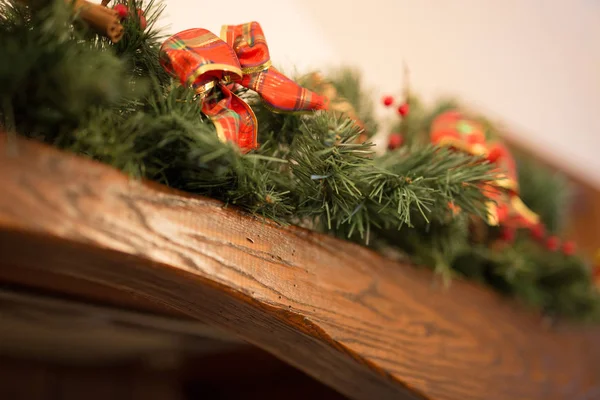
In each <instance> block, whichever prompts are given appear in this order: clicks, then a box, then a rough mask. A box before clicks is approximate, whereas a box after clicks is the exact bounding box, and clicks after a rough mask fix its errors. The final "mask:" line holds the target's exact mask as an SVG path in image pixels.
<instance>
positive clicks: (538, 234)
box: [529, 224, 546, 240]
mask: <svg viewBox="0 0 600 400" xmlns="http://www.w3.org/2000/svg"><path fill="white" fill-rule="evenodd" d="M529 232H530V233H531V237H532V238H534V239H535V240H542V239H543V238H544V236H546V228H545V227H544V225H542V224H537V225H535V226H533V227H531V229H530V231H529Z"/></svg>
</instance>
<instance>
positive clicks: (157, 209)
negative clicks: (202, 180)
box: [0, 135, 600, 400]
mask: <svg viewBox="0 0 600 400" xmlns="http://www.w3.org/2000/svg"><path fill="white" fill-rule="evenodd" d="M16 147H17V148H16V151H10V149H9V148H8V146H7V142H6V136H1V135H0V190H1V192H0V260H1V262H0V268H1V269H3V268H14V269H17V268H18V269H22V270H24V271H28V273H29V274H30V275H31V276H35V274H36V271H51V272H52V273H53V274H57V275H63V276H65V277H68V278H69V279H78V280H82V281H89V282H92V283H93V284H95V285H103V286H107V287H110V288H111V289H113V290H119V291H123V292H126V293H130V294H133V295H135V296H136V297H141V298H145V299H148V300H149V301H152V302H156V303H160V304H161V305H162V306H165V307H170V308H174V309H176V310H178V311H179V312H182V313H185V314H187V315H189V316H191V317H194V318H198V319H201V320H202V321H204V322H205V323H208V324H210V325H213V326H215V327H217V328H219V329H223V330H225V331H227V332H229V333H231V334H234V335H236V336H238V337H240V338H242V339H244V340H246V341H248V342H250V343H252V344H254V345H256V346H258V347H260V348H262V349H265V350H267V351H268V352H270V353H272V354H273V355H275V356H277V357H278V358H280V359H282V360H284V361H286V362H287V363H289V364H291V365H293V366H296V367H298V368H300V369H301V370H303V371H305V372H307V373H308V374H310V375H312V376H313V377H314V378H316V379H318V380H320V381H322V382H324V383H326V384H327V385H330V386H331V387H333V388H335V389H337V390H338V391H340V392H341V393H343V394H345V395H347V396H349V397H351V398H353V399H404V398H406V399H413V398H415V399H418V398H428V399H436V400H437V399H445V400H470V399H487V400H494V399H511V400H517V399H544V400H552V399H569V400H574V399H582V400H583V399H590V400H591V399H598V398H600V346H599V345H598V340H599V339H600V331H599V330H598V329H596V328H585V327H580V326H579V327H578V326H569V325H555V326H553V327H551V328H550V327H548V326H547V325H544V324H543V323H542V320H541V319H540V318H538V317H537V316H536V315H534V314H532V313H529V312H526V311H525V310H524V309H522V308H521V307H520V306H519V305H517V304H515V303H513V302H511V301H508V300H506V299H503V298H500V297H499V296H497V295H496V294H494V293H492V292H490V291H489V290H487V289H486V288H482V287H478V286H477V285H474V284H471V283H467V282H459V281H455V282H454V283H453V284H452V286H451V287H450V288H449V289H443V288H441V287H439V286H438V285H435V284H433V282H434V280H433V277H432V274H431V273H430V272H429V271H426V270H423V269H417V268H415V267H413V266H409V265H401V264H398V263H396V262H392V261H389V260H386V259H384V258H382V257H381V256H379V255H376V254H374V253H373V252H371V251H369V250H367V249H364V248H362V247H360V246H357V245H353V244H349V243H345V242H342V241H340V240H337V239H335V238H331V237H328V236H324V235H320V234H316V233H312V232H308V231H305V230H302V229H296V228H282V227H279V226H276V225H275V224H273V223H270V222H265V221H260V220H257V219H255V218H252V217H250V216H247V215H244V214H242V213H240V212H238V211H236V210H234V209H230V208H224V207H223V206H222V204H220V203H219V202H217V201H213V200H209V199H205V198H200V197H193V196H190V195H185V194H182V193H178V192H176V191H172V190H169V189H166V188H164V187H161V186H158V185H154V184H149V183H144V182H139V181H135V180H131V179H129V178H127V177H126V176H124V175H123V174H121V173H119V172H117V171H115V170H113V169H111V168H109V167H106V166H103V165H100V164H98V163H95V162H92V161H89V160H85V159H82V158H79V157H75V156H72V155H68V154H65V153H62V152H60V151H57V150H55V149H52V148H49V147H47V146H44V145H41V144H38V143H34V142H30V141H26V140H23V139H19V140H18V142H17V146H16Z"/></svg>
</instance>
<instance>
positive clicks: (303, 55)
mask: <svg viewBox="0 0 600 400" xmlns="http://www.w3.org/2000/svg"><path fill="white" fill-rule="evenodd" d="M166 14H167V15H165V18H164V23H165V24H169V25H170V27H169V28H168V31H169V32H172V33H174V32H176V31H180V30H183V29H187V28H194V27H203V28H207V29H210V30H212V31H213V32H215V33H217V34H218V32H219V29H220V26H221V24H238V23H243V22H248V21H252V20H256V21H259V22H260V23H261V25H262V26H263V29H264V31H265V35H266V37H267V40H268V42H269V45H270V48H271V54H272V56H273V58H274V62H275V63H276V65H283V66H284V67H285V68H286V70H288V71H289V70H290V68H292V67H297V69H298V70H300V71H307V70H312V69H315V68H321V69H326V68H327V67H330V66H337V65H353V66H356V67H359V68H360V69H361V70H363V72H364V74H365V78H366V81H367V83H368V84H369V85H370V86H371V87H373V89H374V95H375V96H376V97H377V98H379V97H380V96H381V95H382V94H384V93H390V92H396V93H399V92H400V90H401V88H402V85H403V82H402V73H401V71H402V62H403V61H406V62H407V63H408V65H409V67H410V70H411V87H412V88H413V89H414V90H415V92H417V93H418V94H420V95H422V96H423V97H424V98H425V99H427V100H431V99H434V98H436V97H437V96H439V95H442V94H452V95H456V96H457V97H459V98H461V99H464V100H465V101H466V102H468V103H469V104H472V105H475V106H476V107H477V108H478V109H480V110H482V111H484V112H487V113H488V115H490V116H491V117H494V118H498V119H500V120H501V121H503V122H505V123H506V124H507V125H508V126H509V127H512V128H514V131H515V132H519V133H521V134H522V136H520V137H519V138H518V139H519V140H521V141H523V142H524V143H525V144H528V145H532V146H536V147H537V148H539V149H540V151H541V152H542V153H546V154H549V155H551V156H552V157H553V158H554V159H556V161H557V162H559V163H561V164H562V165H563V166H564V167H565V168H567V169H570V170H572V171H573V172H576V173H578V174H580V175H581V174H584V175H586V176H587V177H588V178H589V179H590V180H593V181H595V182H596V183H597V184H598V186H600V157H598V156H597V154H598V152H599V151H600V115H599V114H600V113H599V112H598V110H600V0H502V1H495V0H494V1H492V0H453V1H450V0H370V1H347V0H271V1H267V0H255V1H253V2H250V3H249V2H247V1H240V0H230V1H228V2H220V1H219V2H216V1H214V2H208V1H198V0H167V11H166Z"/></svg>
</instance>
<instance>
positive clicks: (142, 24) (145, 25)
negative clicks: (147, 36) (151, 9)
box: [137, 8, 148, 30]
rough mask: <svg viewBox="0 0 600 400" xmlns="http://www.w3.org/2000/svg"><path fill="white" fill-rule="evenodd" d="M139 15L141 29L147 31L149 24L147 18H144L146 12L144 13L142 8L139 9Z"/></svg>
mask: <svg viewBox="0 0 600 400" xmlns="http://www.w3.org/2000/svg"><path fill="white" fill-rule="evenodd" d="M137 14H138V18H139V19H140V28H142V30H144V29H146V27H147V26H148V22H146V17H145V16H144V11H142V10H141V9H140V8H138V9H137Z"/></svg>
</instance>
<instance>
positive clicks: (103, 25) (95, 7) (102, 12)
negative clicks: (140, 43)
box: [74, 0, 124, 43]
mask: <svg viewBox="0 0 600 400" xmlns="http://www.w3.org/2000/svg"><path fill="white" fill-rule="evenodd" d="M74 4H75V10H76V11H78V12H79V15H80V17H81V19H82V20H84V21H85V22H86V23H87V24H88V25H89V26H90V27H91V28H92V29H93V30H95V31H96V32H97V33H98V34H100V35H103V36H106V37H107V38H109V39H110V40H111V41H112V42H113V43H117V42H118V41H119V40H121V38H122V37H123V32H124V29H123V25H121V20H120V19H119V14H118V13H117V12H116V11H115V10H112V9H110V8H107V7H104V6H102V5H100V4H94V3H90V2H89V1H86V0H75V1H74Z"/></svg>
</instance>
